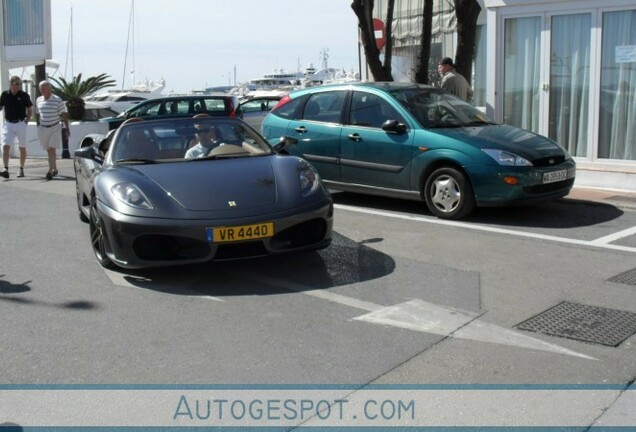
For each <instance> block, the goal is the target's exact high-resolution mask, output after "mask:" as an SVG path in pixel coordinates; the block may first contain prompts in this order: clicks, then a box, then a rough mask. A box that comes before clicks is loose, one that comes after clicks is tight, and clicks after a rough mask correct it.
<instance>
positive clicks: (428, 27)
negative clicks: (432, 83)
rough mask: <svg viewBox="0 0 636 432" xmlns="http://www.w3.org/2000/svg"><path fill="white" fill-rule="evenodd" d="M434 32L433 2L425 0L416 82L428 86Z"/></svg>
mask: <svg viewBox="0 0 636 432" xmlns="http://www.w3.org/2000/svg"><path fill="white" fill-rule="evenodd" d="M432 31H433V0H424V9H423V10H422V36H421V37H420V54H419V56H418V63H417V66H416V68H415V82H416V83H419V84H428V75H429V70H428V65H429V62H430V58H431V33H432Z"/></svg>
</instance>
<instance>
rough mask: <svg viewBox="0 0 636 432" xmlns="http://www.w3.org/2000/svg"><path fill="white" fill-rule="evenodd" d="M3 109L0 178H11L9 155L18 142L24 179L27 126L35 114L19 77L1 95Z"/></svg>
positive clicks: (0, 101)
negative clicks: (1, 168)
mask: <svg viewBox="0 0 636 432" xmlns="http://www.w3.org/2000/svg"><path fill="white" fill-rule="evenodd" d="M3 109H4V128H3V131H2V143H3V144H4V145H3V146H2V161H3V162H4V169H3V170H2V171H0V176H1V177H4V178H9V153H10V152H11V146H12V145H13V144H14V143H15V141H16V140H17V141H18V146H19V147H20V169H19V170H18V177H24V162H25V161H26V156H27V153H26V145H27V124H28V123H29V120H30V119H31V115H32V114H33V103H32V102H31V97H30V96H29V94H28V93H26V92H24V91H23V90H22V80H21V79H20V77H18V76H13V77H11V88H10V89H9V90H6V91H3V92H2V95H0V110H3Z"/></svg>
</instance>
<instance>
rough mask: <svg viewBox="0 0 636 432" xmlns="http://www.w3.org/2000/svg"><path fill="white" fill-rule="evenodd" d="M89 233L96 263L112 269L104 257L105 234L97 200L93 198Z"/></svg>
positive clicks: (108, 260) (107, 259) (105, 256)
mask: <svg viewBox="0 0 636 432" xmlns="http://www.w3.org/2000/svg"><path fill="white" fill-rule="evenodd" d="M89 226H90V233H91V246H92V247H93V253H94V254H95V258H96V259H97V262H98V263H99V264H100V265H101V266H102V267H105V268H113V267H115V264H114V263H113V262H112V261H111V260H110V258H108V255H106V242H107V241H108V240H107V238H106V232H105V231H104V228H103V226H102V222H101V220H100V218H99V213H98V212H97V199H96V198H95V197H93V199H91V217H90V221H89Z"/></svg>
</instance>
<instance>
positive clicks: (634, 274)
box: [608, 268, 636, 286]
mask: <svg viewBox="0 0 636 432" xmlns="http://www.w3.org/2000/svg"><path fill="white" fill-rule="evenodd" d="M608 281H610V282H617V283H622V284H626V285H634V286H636V268H634V269H631V270H627V271H626V272H623V273H621V274H618V275H616V276H613V277H611V278H609V279H608Z"/></svg>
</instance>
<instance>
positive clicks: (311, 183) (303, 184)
mask: <svg viewBox="0 0 636 432" xmlns="http://www.w3.org/2000/svg"><path fill="white" fill-rule="evenodd" d="M298 176H299V180H300V191H301V193H302V195H303V196H304V197H306V196H308V195H309V194H311V193H312V192H314V191H315V190H316V189H318V187H319V186H320V178H319V177H318V173H317V172H316V171H315V170H314V169H313V167H312V166H311V165H309V164H302V165H300V167H299V170H298Z"/></svg>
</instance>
